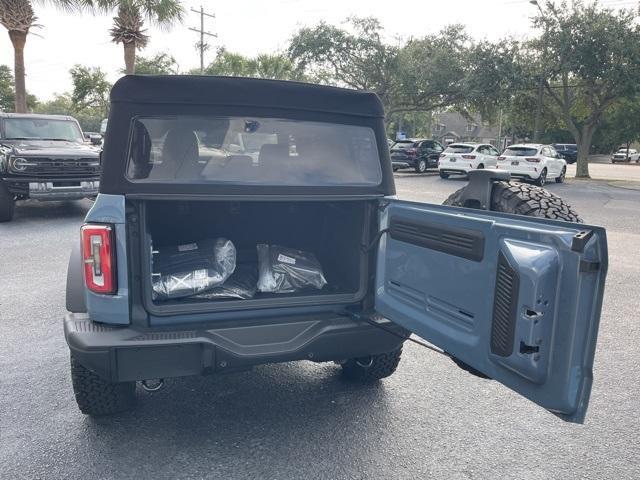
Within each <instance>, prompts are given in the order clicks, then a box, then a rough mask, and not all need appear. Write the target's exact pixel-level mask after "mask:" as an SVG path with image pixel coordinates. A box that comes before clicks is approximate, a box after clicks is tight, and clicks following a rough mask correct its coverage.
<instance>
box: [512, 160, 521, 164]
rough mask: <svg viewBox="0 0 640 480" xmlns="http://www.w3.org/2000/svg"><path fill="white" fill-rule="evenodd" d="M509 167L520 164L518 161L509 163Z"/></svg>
mask: <svg viewBox="0 0 640 480" xmlns="http://www.w3.org/2000/svg"><path fill="white" fill-rule="evenodd" d="M511 165H520V162H519V161H518V160H514V161H513V162H511Z"/></svg>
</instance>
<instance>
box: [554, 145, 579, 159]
mask: <svg viewBox="0 0 640 480" xmlns="http://www.w3.org/2000/svg"><path fill="white" fill-rule="evenodd" d="M553 148H555V149H556V152H558V153H559V154H560V156H561V157H562V158H564V159H565V161H566V162H567V163H568V164H571V163H576V161H577V160H578V145H576V144H575V143H554V144H553Z"/></svg>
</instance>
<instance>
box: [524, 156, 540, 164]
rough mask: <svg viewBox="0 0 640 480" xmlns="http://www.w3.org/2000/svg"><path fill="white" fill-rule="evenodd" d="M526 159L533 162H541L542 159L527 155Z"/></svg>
mask: <svg viewBox="0 0 640 480" xmlns="http://www.w3.org/2000/svg"><path fill="white" fill-rule="evenodd" d="M525 160H526V161H527V162H531V163H540V159H539V158H537V157H526V158H525Z"/></svg>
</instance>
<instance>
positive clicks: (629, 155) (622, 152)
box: [611, 147, 640, 163]
mask: <svg viewBox="0 0 640 480" xmlns="http://www.w3.org/2000/svg"><path fill="white" fill-rule="evenodd" d="M631 160H635V161H636V162H637V161H638V160H640V153H638V151H637V150H634V149H633V148H630V149H629V150H627V148H626V147H622V148H620V149H618V151H617V152H616V153H614V154H613V156H612V157H611V163H616V162H630V161H631Z"/></svg>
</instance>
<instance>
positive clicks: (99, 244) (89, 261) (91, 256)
mask: <svg viewBox="0 0 640 480" xmlns="http://www.w3.org/2000/svg"><path fill="white" fill-rule="evenodd" d="M80 235H81V241H82V263H83V270H84V281H85V284H86V285H87V288H88V289H89V290H91V291H92V292H95V293H102V294H105V295H113V294H114V293H116V290H117V284H116V258H115V243H114V242H115V235H114V229H113V227H112V226H111V225H99V224H91V223H87V224H85V225H83V226H82V228H81V229H80Z"/></svg>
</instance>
